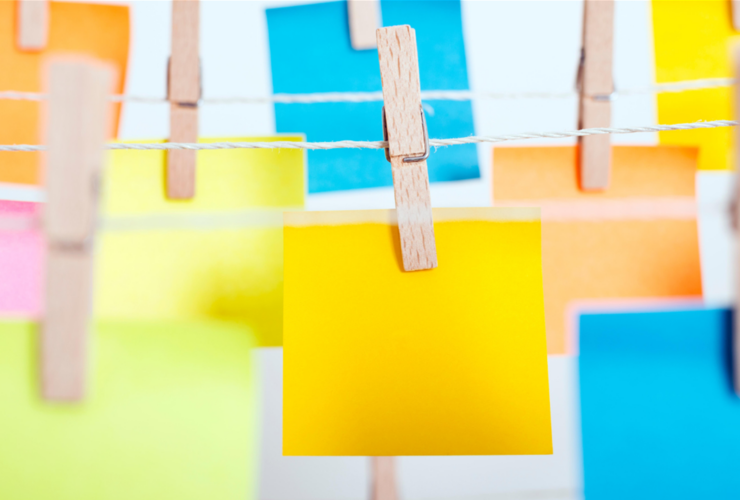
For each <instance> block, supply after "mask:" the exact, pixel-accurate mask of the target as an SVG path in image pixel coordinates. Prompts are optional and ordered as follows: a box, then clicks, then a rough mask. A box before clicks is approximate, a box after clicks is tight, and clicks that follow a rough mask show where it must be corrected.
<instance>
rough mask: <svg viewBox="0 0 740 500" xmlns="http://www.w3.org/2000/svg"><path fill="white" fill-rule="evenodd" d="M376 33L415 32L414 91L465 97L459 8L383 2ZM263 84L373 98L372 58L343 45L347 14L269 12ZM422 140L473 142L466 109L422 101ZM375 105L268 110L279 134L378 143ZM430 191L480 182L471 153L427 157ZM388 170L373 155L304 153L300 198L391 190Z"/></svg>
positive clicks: (327, 9)
mask: <svg viewBox="0 0 740 500" xmlns="http://www.w3.org/2000/svg"><path fill="white" fill-rule="evenodd" d="M381 10H382V18H383V25H384V26H395V25H400V24H409V25H410V26H411V27H412V28H414V29H415V30H416V39H417V47H418V54H419V75H420V79H421V88H422V90H468V89H469V85H468V75H467V63H466V59H465V43H464V40H463V30H462V16H461V12H460V2H459V1H435V0H420V1H409V0H402V1H398V0H384V1H382V2H381ZM266 12H267V25H268V33H269V42H270V60H271V67H272V83H273V91H274V92H275V93H288V94H303V93H318V92H369V91H380V90H382V87H381V84H380V68H379V65H378V52H377V50H354V49H352V47H351V45H350V38H349V25H348V20H347V5H346V3H345V2H328V3H317V4H310V5H300V6H295V7H282V8H275V9H268V10H267V11H266ZM427 104H428V107H427V114H426V117H427V124H428V129H429V135H430V137H431V138H451V137H464V136H469V135H473V134H474V133H475V129H474V126H473V110H472V106H471V103H470V102H469V101H429V102H428V103H427ZM381 107H382V102H363V103H318V104H284V103H283V104H281V103H276V104H275V124H276V129H277V131H278V132H280V133H288V132H293V133H298V132H300V133H304V134H306V137H307V139H308V140H309V141H338V140H343V139H350V140H361V141H380V140H383V132H382V123H381ZM428 167H429V179H430V181H431V182H438V181H456V180H464V179H474V178H478V177H479V176H480V172H479V169H478V155H477V150H476V147H475V145H472V144H471V145H464V146H454V147H449V148H438V149H436V150H435V149H433V150H432V153H431V156H430V158H429V161H428ZM392 184H393V180H392V177H391V169H390V165H389V164H388V163H387V162H386V160H385V156H384V154H383V152H382V151H380V150H355V149H342V150H331V151H309V152H308V190H309V193H319V192H326V191H337V190H346V189H358V188H371V187H381V186H391V185H392Z"/></svg>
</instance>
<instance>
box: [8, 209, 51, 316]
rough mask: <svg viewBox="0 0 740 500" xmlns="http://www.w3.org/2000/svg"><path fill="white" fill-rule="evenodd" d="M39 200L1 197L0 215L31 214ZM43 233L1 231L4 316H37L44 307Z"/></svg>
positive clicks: (23, 216) (33, 214)
mask: <svg viewBox="0 0 740 500" xmlns="http://www.w3.org/2000/svg"><path fill="white" fill-rule="evenodd" d="M39 210H40V205H39V204H38V203H26V202H17V201H4V200H3V201H0V216H1V217H4V218H15V217H18V218H28V217H33V216H35V215H36V214H37V213H38V212H39ZM43 262H44V241H43V236H42V235H41V233H40V232H39V231H36V230H25V231H7V232H0V316H29V315H31V316H35V315H38V314H39V313H40V311H41V299H42V285H43V273H42V266H43Z"/></svg>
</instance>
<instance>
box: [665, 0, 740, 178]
mask: <svg viewBox="0 0 740 500" xmlns="http://www.w3.org/2000/svg"><path fill="white" fill-rule="evenodd" d="M652 14H653V15H652V18H653V32H654V37H653V38H654V40H655V79H656V81H657V83H670V82H679V81H684V80H701V79H704V78H732V76H733V74H732V69H731V67H730V48H731V47H732V43H733V41H735V40H736V38H735V37H736V35H737V32H736V31H734V30H733V28H732V18H731V9H730V3H729V2H670V1H664V0H660V1H656V0H654V1H653V2H652ZM731 92H732V87H729V86H728V87H719V88H708V89H702V90H692V91H686V92H664V93H660V94H658V96H657V97H658V123H690V122H697V121H708V120H733V119H735V118H734V117H733V113H732V102H731V97H730V96H731ZM732 134H733V130H732V128H728V127H722V128H714V129H707V130H685V131H676V132H659V133H658V135H659V137H660V142H661V143H662V144H676V145H686V146H699V147H700V151H701V153H700V155H699V169H701V170H717V169H723V170H724V169H730V170H734V166H733V165H732V163H731V162H732V160H731V158H730V148H731V145H732Z"/></svg>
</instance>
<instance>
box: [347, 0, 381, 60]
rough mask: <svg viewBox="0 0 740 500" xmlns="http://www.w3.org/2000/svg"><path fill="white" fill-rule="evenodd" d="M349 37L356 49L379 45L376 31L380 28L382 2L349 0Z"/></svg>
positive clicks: (372, 47) (375, 0)
mask: <svg viewBox="0 0 740 500" xmlns="http://www.w3.org/2000/svg"><path fill="white" fill-rule="evenodd" d="M347 15H348V17H349V37H350V41H351V42H352V48H353V49H355V50H364V49H374V48H375V47H377V42H376V40H375V31H376V30H377V29H378V28H380V2H379V1H378V0H349V1H348V2H347Z"/></svg>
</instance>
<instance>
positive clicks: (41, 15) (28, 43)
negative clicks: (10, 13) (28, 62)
mask: <svg viewBox="0 0 740 500" xmlns="http://www.w3.org/2000/svg"><path fill="white" fill-rule="evenodd" d="M16 14H17V15H16V46H17V47H18V50H23V51H39V50H43V49H44V48H46V42H47V40H48V38H49V2H48V1H47V0H17V1H16Z"/></svg>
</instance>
